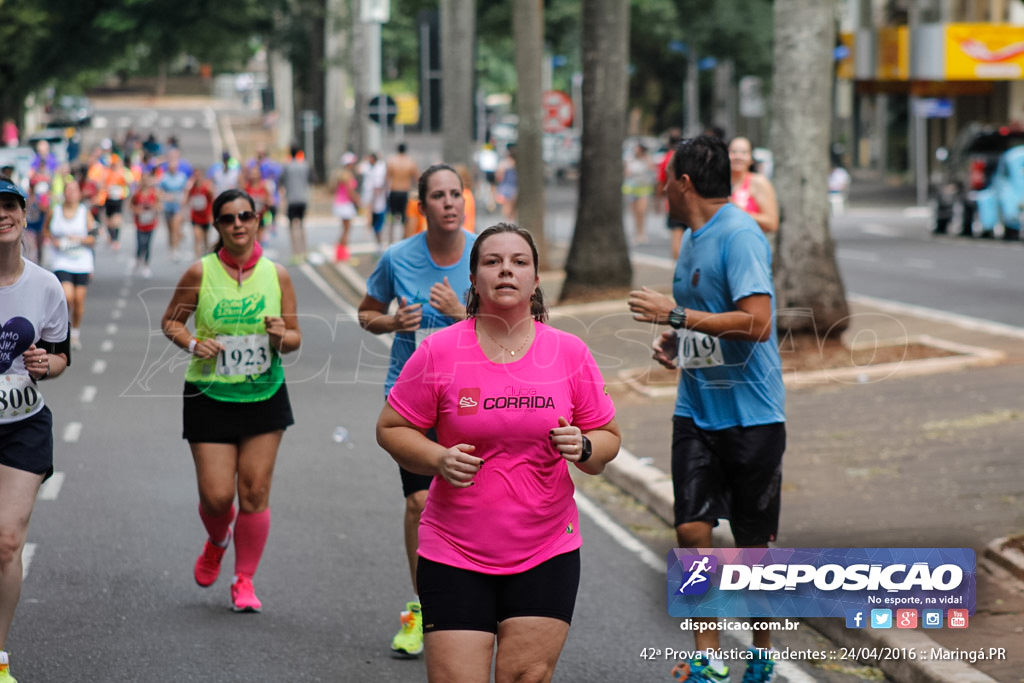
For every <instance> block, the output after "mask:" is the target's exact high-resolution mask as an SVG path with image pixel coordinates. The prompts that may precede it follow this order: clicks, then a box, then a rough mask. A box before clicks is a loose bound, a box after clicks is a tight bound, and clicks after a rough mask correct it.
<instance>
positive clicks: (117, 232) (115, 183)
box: [103, 154, 132, 251]
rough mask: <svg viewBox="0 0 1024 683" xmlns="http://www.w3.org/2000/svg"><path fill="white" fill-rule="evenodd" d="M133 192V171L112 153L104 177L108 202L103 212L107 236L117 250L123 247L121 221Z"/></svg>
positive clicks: (111, 245) (104, 191)
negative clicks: (126, 201)
mask: <svg viewBox="0 0 1024 683" xmlns="http://www.w3.org/2000/svg"><path fill="white" fill-rule="evenodd" d="M131 192H132V176H131V172H130V171H129V170H128V169H127V168H125V166H124V162H123V161H121V157H120V156H119V155H117V154H111V155H110V168H108V169H107V173H106V176H105V177H104V179H103V193H104V194H105V195H106V198H107V199H106V202H104V204H103V213H104V215H105V216H106V221H107V237H108V239H109V240H110V247H111V248H112V249H113V250H114V251H117V250H118V249H120V248H121V241H120V240H121V223H122V220H123V218H122V216H121V214H122V212H123V210H124V202H125V200H126V199H128V196H129V195H130V194H131Z"/></svg>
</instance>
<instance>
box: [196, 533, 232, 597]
mask: <svg viewBox="0 0 1024 683" xmlns="http://www.w3.org/2000/svg"><path fill="white" fill-rule="evenodd" d="M230 542H231V531H230V530H228V537H227V540H225V541H224V547H223V548H221V547H220V546H219V545H215V544H213V543H210V539H206V543H204V544H203V552H201V553H199V558H198V559H196V568H195V571H194V573H193V576H195V578H196V583H198V584H199V585H200V586H202V587H203V588H206V587H207V586H212V585H213V582H214V581H216V580H217V577H218V576H220V561H221V560H222V559H223V558H224V552H225V551H226V550H227V549H228V545H229V544H230Z"/></svg>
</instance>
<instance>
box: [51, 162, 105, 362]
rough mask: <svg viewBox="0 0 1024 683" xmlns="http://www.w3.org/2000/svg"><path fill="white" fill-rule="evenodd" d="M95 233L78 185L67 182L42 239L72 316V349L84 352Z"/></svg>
mask: <svg viewBox="0 0 1024 683" xmlns="http://www.w3.org/2000/svg"><path fill="white" fill-rule="evenodd" d="M96 232H97V230H96V227H95V223H94V222H93V219H92V214H90V213H89V210H88V208H86V206H85V205H84V204H83V203H82V190H81V188H80V187H79V185H78V181H76V180H70V181H68V182H67V183H66V184H65V185H64V197H63V202H62V203H61V204H59V205H57V206H55V207H54V208H53V210H52V211H50V213H49V215H48V216H47V218H46V223H45V225H44V226H43V238H44V240H46V242H47V243H48V244H49V245H50V249H49V253H48V254H47V255H46V263H47V264H48V266H49V268H50V270H52V271H53V273H54V275H56V276H57V279H58V280H60V283H61V286H62V287H63V288H64V296H65V298H66V299H67V305H68V310H69V311H70V313H71V348H72V349H74V350H76V351H77V350H78V349H81V348H82V340H81V327H82V316H83V315H84V314H85V296H86V294H87V292H88V290H89V281H90V280H91V279H92V274H93V270H94V269H95V256H94V255H93V246H94V245H95V244H96Z"/></svg>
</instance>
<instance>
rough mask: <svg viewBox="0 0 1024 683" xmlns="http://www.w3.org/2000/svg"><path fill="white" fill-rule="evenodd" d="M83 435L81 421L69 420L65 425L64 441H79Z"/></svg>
mask: <svg viewBox="0 0 1024 683" xmlns="http://www.w3.org/2000/svg"><path fill="white" fill-rule="evenodd" d="M81 435H82V423H81V422H68V424H67V426H66V427H64V441H66V442H67V443H74V442H76V441H78V437H80V436H81Z"/></svg>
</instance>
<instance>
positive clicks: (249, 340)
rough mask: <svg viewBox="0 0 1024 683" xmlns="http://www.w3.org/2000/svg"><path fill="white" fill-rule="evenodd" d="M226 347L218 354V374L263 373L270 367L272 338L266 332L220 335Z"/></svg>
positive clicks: (221, 341)
mask: <svg viewBox="0 0 1024 683" xmlns="http://www.w3.org/2000/svg"><path fill="white" fill-rule="evenodd" d="M217 341H219V342H220V343H221V344H223V345H224V349H223V350H222V351H221V352H220V353H218V354H217V374H218V375H248V376H253V375H262V374H263V373H264V372H266V371H267V370H268V369H269V368H270V358H271V356H270V338H269V337H267V335H265V334H249V335H244V336H229V335H218V336H217Z"/></svg>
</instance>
